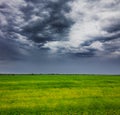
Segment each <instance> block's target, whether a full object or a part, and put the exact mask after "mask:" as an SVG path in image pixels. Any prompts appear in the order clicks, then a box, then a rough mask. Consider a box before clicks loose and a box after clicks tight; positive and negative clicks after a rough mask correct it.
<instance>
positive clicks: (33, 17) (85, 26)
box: [0, 0, 120, 74]
mask: <svg viewBox="0 0 120 115" xmlns="http://www.w3.org/2000/svg"><path fill="white" fill-rule="evenodd" d="M0 73H69V74H71V73H73V74H79V73H80V74H120V0H0Z"/></svg>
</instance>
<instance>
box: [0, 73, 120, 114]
mask: <svg viewBox="0 0 120 115" xmlns="http://www.w3.org/2000/svg"><path fill="white" fill-rule="evenodd" d="M0 115H120V75H0Z"/></svg>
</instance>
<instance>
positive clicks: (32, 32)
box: [22, 0, 71, 43]
mask: <svg viewBox="0 0 120 115" xmlns="http://www.w3.org/2000/svg"><path fill="white" fill-rule="evenodd" d="M68 1H69V0H66V1H64V0H58V1H57V0H56V1H55V0H54V1H52V0H51V1H50V0H45V1H44V0H43V1H37V0H36V1H28V0H27V2H28V4H27V7H24V8H23V9H22V10H23V11H24V14H25V20H26V22H28V23H27V24H26V25H25V26H24V27H23V33H24V34H25V35H27V36H29V39H31V40H33V41H35V42H37V43H44V42H46V41H56V40H64V38H65V35H66V34H67V32H68V30H69V27H70V25H71V20H70V19H67V18H66V17H65V15H64V14H65V13H67V12H69V11H70V8H69V7H68V5H67V3H68ZM35 18H36V19H35Z"/></svg>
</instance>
